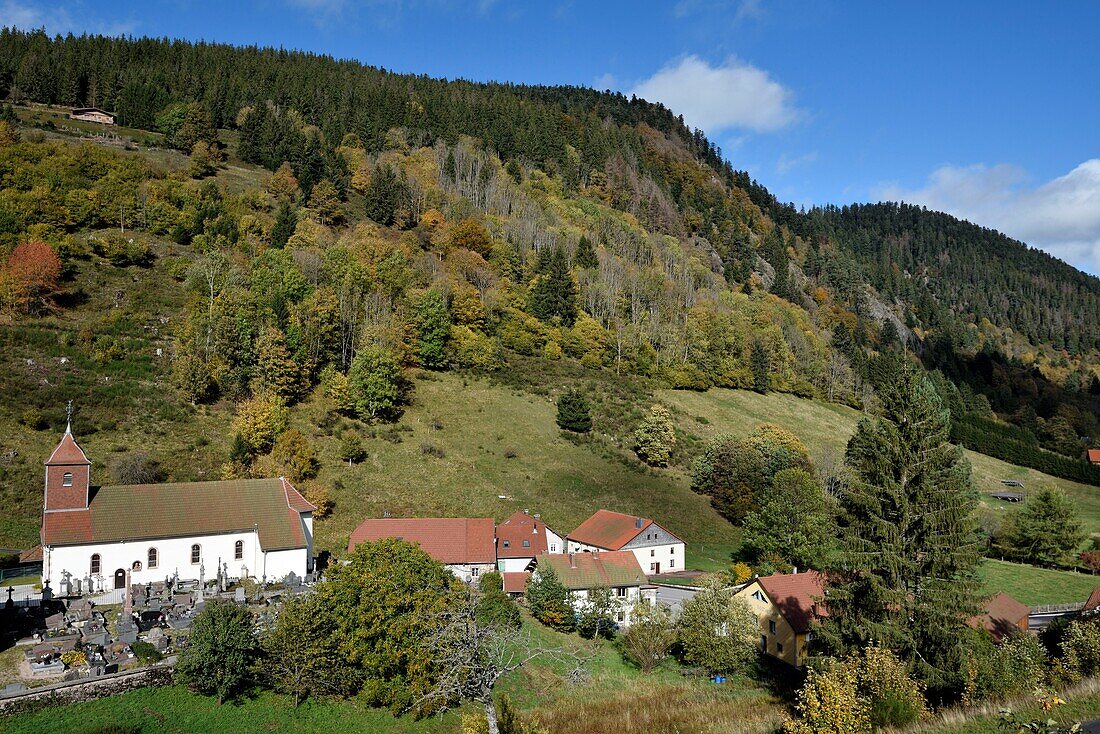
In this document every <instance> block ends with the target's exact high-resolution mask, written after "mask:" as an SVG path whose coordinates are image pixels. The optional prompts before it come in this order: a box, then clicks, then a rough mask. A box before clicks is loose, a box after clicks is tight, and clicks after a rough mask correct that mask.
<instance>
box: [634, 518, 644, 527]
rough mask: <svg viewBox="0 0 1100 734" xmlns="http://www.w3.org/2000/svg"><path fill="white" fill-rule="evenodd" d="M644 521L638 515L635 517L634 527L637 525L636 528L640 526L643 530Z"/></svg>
mask: <svg viewBox="0 0 1100 734" xmlns="http://www.w3.org/2000/svg"><path fill="white" fill-rule="evenodd" d="M642 522H643V521H642V518H640V517H636V518H634V527H636V528H638V529H639V530H641V528H642Z"/></svg>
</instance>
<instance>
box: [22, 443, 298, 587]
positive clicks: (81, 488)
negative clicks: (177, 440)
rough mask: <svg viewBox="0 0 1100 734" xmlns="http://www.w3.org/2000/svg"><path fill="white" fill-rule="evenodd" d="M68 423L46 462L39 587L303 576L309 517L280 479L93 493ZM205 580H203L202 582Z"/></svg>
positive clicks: (128, 487) (121, 488)
mask: <svg viewBox="0 0 1100 734" xmlns="http://www.w3.org/2000/svg"><path fill="white" fill-rule="evenodd" d="M91 470H92V462H91V461H90V460H89V459H88V457H87V455H86V454H85V453H84V450H83V449H81V448H80V446H79V445H78V444H77V442H76V439H75V438H73V434H72V428H71V426H69V427H67V428H66V429H65V434H64V435H63V436H62V437H61V442H60V443H59V444H58V445H57V448H55V449H54V450H53V453H52V454H50V458H49V459H48V460H47V461H46V486H45V494H46V497H45V502H44V505H43V512H42V531H41V542H42V546H41V556H42V581H43V583H47V582H48V583H49V584H50V587H51V588H52V589H53V590H54V592H61V593H63V594H66V595H67V594H71V593H89V592H98V591H104V590H106V589H111V588H114V589H122V588H125V587H126V576H127V574H128V573H129V574H130V576H131V583H133V584H145V583H150V582H154V581H164V580H165V578H167V577H171V576H178V578H180V579H183V580H194V579H198V578H200V577H205V578H207V579H212V578H214V577H215V576H217V574H218V571H219V569H220V570H222V571H223V572H224V573H226V575H227V576H228V577H230V578H246V577H251V578H255V579H266V580H277V579H284V578H286V577H287V576H289V575H290V574H291V573H293V574H295V575H296V576H298V577H304V576H305V575H306V574H307V573H309V572H311V571H312V570H313V511H314V510H315V509H316V508H315V507H314V506H313V505H311V504H310V503H309V502H307V501H306V500H305V498H303V497H302V495H300V494H299V493H298V491H297V490H296V489H295V488H294V487H293V486H292V485H291V484H290V482H288V481H287V480H286V479H281V478H280V479H237V480H231V481H219V482H171V483H162V484H134V485H121V486H110V487H98V486H94V485H93V484H92V483H91ZM204 574H205V576H204Z"/></svg>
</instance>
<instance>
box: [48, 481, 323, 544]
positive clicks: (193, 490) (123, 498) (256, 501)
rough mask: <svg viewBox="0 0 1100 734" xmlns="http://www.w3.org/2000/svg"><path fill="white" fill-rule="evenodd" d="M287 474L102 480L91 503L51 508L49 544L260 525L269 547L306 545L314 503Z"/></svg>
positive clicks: (246, 529)
mask: <svg viewBox="0 0 1100 734" xmlns="http://www.w3.org/2000/svg"><path fill="white" fill-rule="evenodd" d="M314 509H316V508H314V506H313V505H311V504H310V503H309V502H307V501H306V500H305V498H304V497H302V495H301V494H299V493H298V490H296V489H295V488H294V486H293V485H292V484H291V483H290V482H288V481H287V480H286V479H233V480H227V481H219V482H170V483H164V484H132V485H122V486H114V487H99V488H98V489H94V490H93V492H92V498H91V502H90V503H89V506H88V509H87V510H72V511H65V512H47V513H45V514H44V515H43V517H42V543H43V544H44V545H83V544H86V543H110V542H116V541H128V540H143V539H150V540H152V539H156V538H180V537H191V536H202V535H218V534H223V533H232V532H252V530H253V528H254V527H255V528H257V529H258V531H259V539H260V547H261V548H263V549H264V550H265V551H273V550H287V549H292V548H305V547H306V537H305V532H304V530H303V529H302V521H301V513H302V512H311V511H312V510H314Z"/></svg>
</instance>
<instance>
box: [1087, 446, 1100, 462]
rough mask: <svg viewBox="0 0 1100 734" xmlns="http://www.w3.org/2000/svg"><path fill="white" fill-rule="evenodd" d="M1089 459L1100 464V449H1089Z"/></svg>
mask: <svg viewBox="0 0 1100 734" xmlns="http://www.w3.org/2000/svg"><path fill="white" fill-rule="evenodd" d="M1089 461H1090V462H1091V463H1093V464H1100V449H1089Z"/></svg>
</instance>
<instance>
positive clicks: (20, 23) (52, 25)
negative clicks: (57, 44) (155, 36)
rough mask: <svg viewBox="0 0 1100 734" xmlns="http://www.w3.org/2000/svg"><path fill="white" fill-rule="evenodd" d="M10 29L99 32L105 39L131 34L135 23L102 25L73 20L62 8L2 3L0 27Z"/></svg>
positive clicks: (122, 22)
mask: <svg viewBox="0 0 1100 734" xmlns="http://www.w3.org/2000/svg"><path fill="white" fill-rule="evenodd" d="M4 26H11V27H15V28H21V29H23V30H36V29H38V28H45V29H46V31H47V32H49V33H62V34H63V33H70V32H71V33H83V32H88V33H99V34H102V35H105V36H122V35H126V34H129V33H133V32H134V31H135V29H136V28H137V23H136V22H135V21H132V20H126V21H112V22H106V21H103V20H90V19H88V18H85V17H74V15H73V14H72V13H70V12H69V11H68V10H66V9H65V8H61V7H55V6H53V5H52V4H48V5H47V6H46V7H45V8H43V7H39V6H37V5H35V4H34V3H28V2H18V1H17V0H3V1H2V2H0V27H4Z"/></svg>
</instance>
